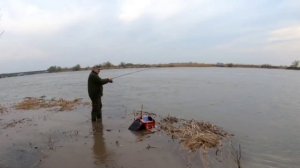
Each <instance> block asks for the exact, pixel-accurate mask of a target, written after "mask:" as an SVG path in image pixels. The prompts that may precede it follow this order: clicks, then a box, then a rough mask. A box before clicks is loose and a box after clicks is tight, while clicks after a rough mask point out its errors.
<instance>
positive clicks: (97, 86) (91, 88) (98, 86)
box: [88, 71, 109, 99]
mask: <svg viewBox="0 0 300 168" xmlns="http://www.w3.org/2000/svg"><path fill="white" fill-rule="evenodd" d="M108 82H109V79H101V78H100V77H99V76H98V74H97V73H95V72H94V71H92V72H91V73H90V75H89V79H88V92H89V96H90V98H91V99H95V98H98V97H101V96H102V95H103V85H104V84H107V83H108Z"/></svg>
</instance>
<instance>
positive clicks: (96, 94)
mask: <svg viewBox="0 0 300 168" xmlns="http://www.w3.org/2000/svg"><path fill="white" fill-rule="evenodd" d="M100 70H101V67H100V66H94V67H93V69H92V71H91V73H90V75H89V79H88V92H89V97H90V99H91V100H92V121H93V122H94V121H96V119H98V120H101V119H102V101H101V97H102V95H103V85H105V84H107V83H109V82H110V83H112V82H113V81H112V79H111V78H106V79H101V78H100V77H99V76H98V75H99V73H100Z"/></svg>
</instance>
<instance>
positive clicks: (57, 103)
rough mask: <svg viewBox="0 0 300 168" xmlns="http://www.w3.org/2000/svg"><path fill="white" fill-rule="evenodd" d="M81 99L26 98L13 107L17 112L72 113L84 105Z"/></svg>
mask: <svg viewBox="0 0 300 168" xmlns="http://www.w3.org/2000/svg"><path fill="white" fill-rule="evenodd" d="M81 100H82V99H80V98H79V99H74V100H65V99H55V98H52V99H49V100H47V99H45V98H44V97H41V98H34V97H26V98H24V100H23V101H22V102H20V103H18V104H16V105H15V106H14V107H15V109H17V110H37V109H41V108H56V110H57V111H72V110H74V109H76V108H77V106H79V105H86V103H83V102H82V101H81Z"/></svg>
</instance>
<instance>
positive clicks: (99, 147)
mask: <svg viewBox="0 0 300 168" xmlns="http://www.w3.org/2000/svg"><path fill="white" fill-rule="evenodd" d="M92 127H93V136H94V146H93V151H94V157H95V164H97V165H98V164H105V163H106V162H107V159H108V152H107V150H106V147H105V141H104V137H103V124H102V121H97V122H92Z"/></svg>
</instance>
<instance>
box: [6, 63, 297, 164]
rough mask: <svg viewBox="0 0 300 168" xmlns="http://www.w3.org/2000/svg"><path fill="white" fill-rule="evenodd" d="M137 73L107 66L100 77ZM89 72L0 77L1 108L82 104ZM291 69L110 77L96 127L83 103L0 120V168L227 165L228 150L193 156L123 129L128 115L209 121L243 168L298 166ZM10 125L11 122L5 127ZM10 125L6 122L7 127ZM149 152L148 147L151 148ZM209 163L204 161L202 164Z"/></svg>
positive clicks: (163, 139) (13, 113)
mask: <svg viewBox="0 0 300 168" xmlns="http://www.w3.org/2000/svg"><path fill="white" fill-rule="evenodd" d="M135 70H136V69H126V70H104V71H103V72H102V75H103V76H104V77H113V76H118V75H121V74H123V73H128V72H133V71H135ZM88 73H89V72H88V71H82V72H67V73H57V74H41V75H32V76H22V77H13V78H5V79H1V80H0V90H1V92H0V104H1V105H2V106H5V107H11V106H13V104H14V103H16V102H19V101H21V100H22V99H23V98H24V97H40V96H47V97H48V98H52V97H56V98H65V99H74V98H83V100H84V101H89V99H88V96H87V92H86V80H87V76H88ZM298 75H299V74H298V72H297V71H285V70H262V69H240V68H236V69H228V68H164V69H152V70H149V71H143V72H140V73H136V74H131V75H129V76H126V77H125V76H124V77H122V78H118V79H115V81H114V83H113V84H110V85H106V86H105V87H104V98H103V104H104V106H103V121H102V122H101V123H96V124H94V125H93V124H92V123H91V122H90V110H91V109H90V107H89V106H80V107H78V108H77V109H76V110H74V111H72V112H55V111H47V110H45V109H40V110H32V111H17V110H14V109H11V108H10V109H9V110H8V112H5V113H3V114H0V128H1V129H0V146H1V150H0V167H1V168H2V167H3V168H6V167H7V168H16V167H124V168H126V167H175V168H176V167H234V166H235V164H234V157H233V154H232V151H231V149H230V147H226V146H225V147H224V151H222V153H221V154H219V155H218V156H215V155H214V152H215V151H212V152H211V153H210V154H208V155H203V153H201V152H196V153H190V152H188V151H187V150H186V149H184V148H183V147H182V146H181V145H180V144H178V142H177V141H173V140H172V139H171V138H170V137H167V136H166V135H165V134H163V133H161V132H157V133H155V134H150V135H147V134H146V135H144V134H134V133H132V132H130V131H128V129H127V128H128V126H129V125H130V122H131V121H132V118H133V116H132V115H131V113H132V112H133V111H136V110H139V109H140V106H141V105H142V104H143V106H144V109H145V110H146V111H149V112H154V113H157V114H160V115H168V114H171V115H173V116H177V117H180V118H185V119H196V120H205V121H210V122H212V123H215V124H217V125H219V126H221V127H223V128H224V130H227V131H229V132H231V133H233V134H235V136H234V138H233V139H232V143H233V144H234V145H236V144H241V147H242V160H241V163H242V167H246V168H247V167H249V168H250V167H251V168H253V167H254V168H256V167H257V168H258V167H292V168H293V167H295V168H296V167H298V166H299V165H300V157H299V156H300V153H299V151H300V145H299V142H300V135H299V133H298V132H299V129H300V124H299V123H300V122H299V120H300V115H299V113H298V112H299V111H300V91H299V89H297V88H298V86H300V79H299V78H298ZM10 123H13V124H10ZM8 124H10V125H8ZM152 147H153V148H152ZM206 157H209V158H206Z"/></svg>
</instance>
